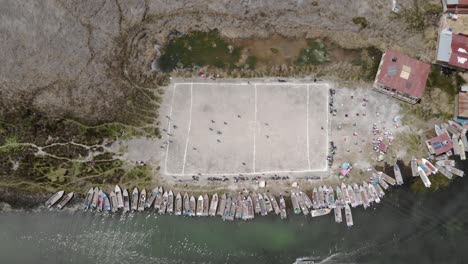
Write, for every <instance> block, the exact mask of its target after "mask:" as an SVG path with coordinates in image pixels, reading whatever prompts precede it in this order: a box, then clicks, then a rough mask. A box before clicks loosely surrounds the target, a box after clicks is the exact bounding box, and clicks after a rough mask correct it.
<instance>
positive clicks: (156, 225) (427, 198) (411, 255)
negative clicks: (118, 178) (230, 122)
mask: <svg viewBox="0 0 468 264" xmlns="http://www.w3.org/2000/svg"><path fill="white" fill-rule="evenodd" d="M467 200H468V179H463V178H461V179H460V178H458V179H456V180H455V181H454V182H453V184H452V185H451V186H450V187H448V188H446V189H444V190H440V191H436V192H434V193H428V194H415V193H412V192H411V191H410V190H409V186H408V185H405V186H404V187H402V188H394V189H393V190H392V191H390V192H387V194H386V196H385V197H384V199H383V201H382V202H381V204H379V205H377V206H375V208H374V209H367V210H364V209H363V208H362V207H359V208H356V209H354V210H353V217H354V224H355V225H354V226H353V227H352V228H347V227H346V225H345V224H344V223H342V224H336V223H335V222H334V217H333V214H330V215H327V216H323V217H319V218H314V219H311V218H310V217H308V218H305V217H303V216H302V215H301V216H291V212H289V215H290V217H289V218H288V220H286V221H282V220H280V219H279V217H276V216H275V217H273V216H268V217H256V219H255V220H254V221H251V222H239V221H237V222H232V223H230V222H223V221H222V220H221V219H220V218H218V217H217V218H190V219H187V218H184V217H177V216H158V215H156V214H153V213H148V212H146V213H140V214H135V215H133V216H126V217H122V216H121V215H114V216H109V215H108V216H103V215H98V214H95V213H91V212H82V211H80V210H75V211H74V210H71V209H67V210H64V211H61V212H57V211H48V210H45V209H42V210H36V211H34V212H8V213H1V214H0V238H1V239H0V263H293V262H294V261H295V260H296V258H299V257H306V256H307V257H312V258H314V259H315V260H316V263H363V262H365V263H466V262H468V250H467V249H466V245H467V244H465V243H467V242H468V206H467Z"/></svg>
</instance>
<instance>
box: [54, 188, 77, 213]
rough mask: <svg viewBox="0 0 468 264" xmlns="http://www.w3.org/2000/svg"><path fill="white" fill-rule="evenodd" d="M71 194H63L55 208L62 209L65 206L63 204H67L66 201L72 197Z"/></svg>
mask: <svg viewBox="0 0 468 264" xmlns="http://www.w3.org/2000/svg"><path fill="white" fill-rule="evenodd" d="M73 195H74V193H73V192H71V193H68V194H67V195H65V196H64V197H63V199H62V201H60V203H59V204H58V205H57V208H58V209H59V210H62V208H63V207H65V205H67V203H68V202H70V200H71V199H72V198H73Z"/></svg>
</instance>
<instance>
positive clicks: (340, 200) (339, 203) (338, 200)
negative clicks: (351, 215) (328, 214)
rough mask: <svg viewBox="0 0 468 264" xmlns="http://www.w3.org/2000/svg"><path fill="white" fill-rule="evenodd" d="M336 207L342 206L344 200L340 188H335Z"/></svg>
mask: <svg viewBox="0 0 468 264" xmlns="http://www.w3.org/2000/svg"><path fill="white" fill-rule="evenodd" d="M335 204H336V206H342V205H344V199H343V194H342V193H341V188H340V186H336V200H335Z"/></svg>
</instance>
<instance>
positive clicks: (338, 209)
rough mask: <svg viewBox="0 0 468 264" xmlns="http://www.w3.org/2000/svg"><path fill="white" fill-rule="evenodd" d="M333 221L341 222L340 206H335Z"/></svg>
mask: <svg viewBox="0 0 468 264" xmlns="http://www.w3.org/2000/svg"><path fill="white" fill-rule="evenodd" d="M335 222H337V223H341V222H343V215H342V214H341V206H337V207H335Z"/></svg>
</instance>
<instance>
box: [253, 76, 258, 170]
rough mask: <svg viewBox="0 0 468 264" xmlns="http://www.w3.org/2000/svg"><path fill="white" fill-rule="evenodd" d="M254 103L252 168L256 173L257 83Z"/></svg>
mask: <svg viewBox="0 0 468 264" xmlns="http://www.w3.org/2000/svg"><path fill="white" fill-rule="evenodd" d="M254 93H255V96H254V101H255V103H254V105H255V113H254V129H253V162H252V170H253V172H254V173H255V151H256V150H255V148H256V146H255V144H256V142H255V141H256V135H255V134H257V84H254Z"/></svg>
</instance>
